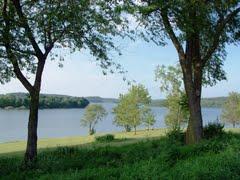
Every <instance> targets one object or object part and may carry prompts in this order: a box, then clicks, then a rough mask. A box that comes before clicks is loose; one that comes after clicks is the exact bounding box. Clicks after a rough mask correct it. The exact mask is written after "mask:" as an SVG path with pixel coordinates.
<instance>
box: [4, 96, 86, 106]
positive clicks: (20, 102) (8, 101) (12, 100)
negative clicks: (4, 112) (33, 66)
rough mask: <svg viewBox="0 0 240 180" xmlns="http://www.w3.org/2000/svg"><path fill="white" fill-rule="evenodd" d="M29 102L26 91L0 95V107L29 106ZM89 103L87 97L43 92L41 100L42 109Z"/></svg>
mask: <svg viewBox="0 0 240 180" xmlns="http://www.w3.org/2000/svg"><path fill="white" fill-rule="evenodd" d="M29 103H30V100H29V95H28V94H25V93H12V94H6V95H0V108H6V107H12V108H29ZM88 104H89V101H88V100H87V99H85V98H81V97H71V96H64V95H47V94H41V95H40V100H39V108H40V109H52V108H85V107H86V106H87V105H88Z"/></svg>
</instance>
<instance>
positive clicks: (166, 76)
mask: <svg viewBox="0 0 240 180" xmlns="http://www.w3.org/2000/svg"><path fill="white" fill-rule="evenodd" d="M182 76H183V75H182V70H181V67H180V66H179V65H177V66H176V67H174V66H168V67H165V66H157V68H156V70H155V79H156V81H160V90H161V91H162V92H165V93H166V94H167V98H166V107H167V108H168V110H169V111H168V114H167V115H166V116H165V124H166V125H167V127H169V128H170V129H176V130H177V129H179V128H180V127H181V126H182V125H183V124H185V123H186V122H187V121H188V119H189V109H188V102H187V96H186V93H185V90H184V89H183V87H182V85H183V77H182Z"/></svg>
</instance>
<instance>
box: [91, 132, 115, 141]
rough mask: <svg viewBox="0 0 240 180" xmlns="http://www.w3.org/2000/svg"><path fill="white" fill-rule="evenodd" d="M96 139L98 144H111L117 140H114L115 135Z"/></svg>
mask: <svg viewBox="0 0 240 180" xmlns="http://www.w3.org/2000/svg"><path fill="white" fill-rule="evenodd" d="M95 139H96V141H97V142H111V141H113V140H114V139H115V138H114V135H112V134H106V135H104V136H98V137H95Z"/></svg>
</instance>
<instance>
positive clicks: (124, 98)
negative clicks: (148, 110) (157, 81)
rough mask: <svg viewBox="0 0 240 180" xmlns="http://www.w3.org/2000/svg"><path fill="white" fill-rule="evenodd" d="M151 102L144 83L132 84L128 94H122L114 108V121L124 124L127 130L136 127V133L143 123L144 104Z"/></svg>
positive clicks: (117, 123)
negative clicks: (142, 109)
mask: <svg viewBox="0 0 240 180" xmlns="http://www.w3.org/2000/svg"><path fill="white" fill-rule="evenodd" d="M150 102H151V97H150V96H149V93H148V91H147V89H146V88H145V87H144V86H143V85H136V86H132V87H131V88H130V89H129V92H128V93H127V94H125V95H121V94H120V97H119V103H118V105H117V106H116V107H115V108H114V110H113V112H114V114H115V119H114V123H115V124H116V125H117V126H123V127H124V128H125V130H126V131H128V130H129V129H130V128H134V132H135V134H136V128H137V126H139V125H140V124H141V123H142V121H141V108H142V105H148V104H150Z"/></svg>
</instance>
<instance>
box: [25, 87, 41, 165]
mask: <svg viewBox="0 0 240 180" xmlns="http://www.w3.org/2000/svg"><path fill="white" fill-rule="evenodd" d="M39 93H40V92H39V91H35V92H32V93H30V114H29V121H28V137H27V148H26V153H25V164H26V163H27V164H28V163H30V162H34V161H35V159H36V157H37V139H38V137H37V127H38V106H39Z"/></svg>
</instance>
